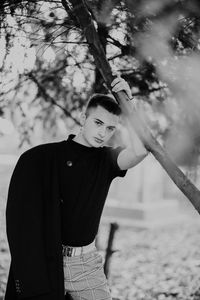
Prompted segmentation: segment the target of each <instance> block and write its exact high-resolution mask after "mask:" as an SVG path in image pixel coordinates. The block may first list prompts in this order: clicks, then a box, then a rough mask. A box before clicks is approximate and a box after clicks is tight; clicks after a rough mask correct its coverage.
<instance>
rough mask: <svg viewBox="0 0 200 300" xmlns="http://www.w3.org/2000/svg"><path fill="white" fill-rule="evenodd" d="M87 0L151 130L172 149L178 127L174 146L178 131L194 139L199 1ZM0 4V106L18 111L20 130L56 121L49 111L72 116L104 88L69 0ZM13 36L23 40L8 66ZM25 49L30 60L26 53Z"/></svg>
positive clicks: (110, 54)
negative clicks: (18, 57)
mask: <svg viewBox="0 0 200 300" xmlns="http://www.w3.org/2000/svg"><path fill="white" fill-rule="evenodd" d="M86 4H87V6H88V8H89V10H90V12H91V14H92V16H93V18H94V19H95V21H96V23H97V26H98V31H99V36H100V39H101V41H102V44H103V46H104V49H105V51H106V53H107V57H108V59H109V61H110V64H111V66H112V68H113V71H117V72H118V73H119V74H121V76H122V77H123V78H124V79H126V80H127V81H128V82H129V84H130V86H131V88H132V94H133V96H135V99H136V102H138V103H139V104H137V105H138V106H139V107H141V109H142V110H144V111H146V118H147V122H148V124H149V126H150V127H151V129H152V130H153V132H154V134H155V135H156V136H157V137H158V138H159V139H161V141H162V142H163V143H165V145H166V146H167V147H168V149H169V150H170V151H171V152H172V153H173V155H174V156H175V157H179V152H178V155H177V153H176V151H175V149H174V147H173V141H174V139H175V138H176V137H177V132H179V134H180V137H181V138H180V142H179V147H178V149H179V148H182V144H183V142H185V140H186V139H187V136H185V134H184V133H185V132H187V133H189V135H190V140H189V141H188V140H187V141H186V144H191V145H196V146H198V144H199V134H198V132H199V130H198V129H199V125H200V124H199V121H198V118H197V115H196V114H198V111H199V104H198V101H193V99H194V98H195V99H196V100H198V93H197V87H198V81H197V80H196V79H197V77H198V75H199V73H198V71H197V70H194V71H193V69H195V68H194V66H195V64H196V61H198V58H199V57H198V55H199V53H198V52H199V38H198V37H199V26H200V20H199V12H200V5H199V2H198V1H196V0H192V1H186V0H177V1H169V0H165V1H158V0H150V1H145V0H140V1H132V0H123V1H119V0H109V1H105V0H104V1H100V0H96V1H91V0H87V2H86ZM0 12H1V37H2V40H3V41H4V43H5V47H6V51H5V53H4V57H3V63H2V67H1V70H2V75H1V76H2V81H3V88H2V90H1V94H0V109H1V111H2V112H5V111H6V109H7V108H9V111H11V112H12V114H11V115H12V116H13V120H14V119H16V118H15V115H16V113H18V116H20V117H21V118H20V121H19V124H17V125H20V124H21V122H22V121H23V128H24V124H26V130H25V131H26V132H29V131H30V130H31V128H34V124H35V121H38V120H40V121H41V122H43V124H44V127H45V126H46V127H47V128H52V127H53V126H54V127H55V128H56V122H55V119H56V120H57V119H62V120H63V121H64V122H65V124H66V126H69V124H71V125H72V124H73V122H72V123H69V118H71V119H73V120H74V122H75V123H77V122H78V121H77V120H78V114H79V112H80V110H81V109H82V107H83V106H84V104H85V102H86V101H87V99H88V97H89V95H90V94H91V93H92V92H93V91H97V92H105V91H106V92H108V91H107V89H106V88H105V86H104V84H103V80H102V78H101V76H100V74H99V73H98V71H97V70H96V68H95V65H94V63H93V59H92V57H91V55H90V54H89V51H88V47H87V44H86V43H85V39H84V36H83V33H82V31H81V29H80V27H79V24H78V23H77V20H76V12H75V11H72V10H71V9H70V2H69V1H65V0H63V1H59V0H57V1H20V0H18V1H14V0H13V1H3V2H1V6H0ZM16 44H17V45H18V48H20V47H22V48H23V51H22V48H20V49H21V50H19V51H22V52H23V55H24V57H23V58H22V61H21V64H20V66H18V68H17V70H14V67H13V64H12V63H11V62H10V63H9V56H11V53H12V52H13V49H14V48H15V52H16ZM19 45H20V47H19ZM35 54H36V58H34V57H35ZM31 55H32V57H33V58H32V63H30V60H28V59H27V57H30V56H31ZM184 59H186V60H184ZM10 60H11V58H10ZM191 62H192V63H193V69H192V70H191V72H190V70H189V66H190V65H191ZM31 64H32V65H31ZM11 74H12V75H11ZM184 74H186V75H185V76H183V75H184ZM177 78H178V79H179V80H178V79H177ZM195 80H196V81H195ZM188 81H189V82H194V83H195V87H194V86H192V87H191V86H189V85H188V84H187V82H188ZM182 86H184V87H185V90H186V91H185V90H184V89H183V87H182ZM188 101H189V104H188ZM25 102H26V105H24V103H25ZM191 108H193V109H191ZM30 111H32V114H31V116H29V117H28V122H27V119H26V116H27V113H28V112H29V113H30ZM66 116H67V118H66ZM68 117H69V118H68ZM18 120H19V117H18ZM30 120H32V121H31V122H30ZM15 122H16V120H15ZM55 130H56V129H55ZM22 131H23V132H24V130H22ZM195 149H196V148H195ZM195 151H196V150H195ZM190 152H192V155H191V156H192V157H194V155H193V154H194V153H193V147H192V148H191V147H190V146H188V148H187V147H186V149H185V148H184V151H183V153H182V154H183V155H182V157H183V159H182V161H184V159H185V157H186V156H188V154H189V153H190ZM196 152H197V154H198V151H196ZM191 156H190V157H191ZM195 158H196V156H195ZM180 162H181V161H180ZM190 163H194V161H193V160H191V161H190ZM195 163H196V160H195Z"/></svg>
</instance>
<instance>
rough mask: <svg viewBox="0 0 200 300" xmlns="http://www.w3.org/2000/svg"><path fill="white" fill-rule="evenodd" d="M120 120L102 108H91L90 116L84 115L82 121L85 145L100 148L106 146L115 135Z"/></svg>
mask: <svg viewBox="0 0 200 300" xmlns="http://www.w3.org/2000/svg"><path fill="white" fill-rule="evenodd" d="M119 118H120V117H119V116H117V115H114V114H113V113H110V112H109V111H107V110H106V109H105V108H103V107H101V106H97V108H91V109H90V110H89V112H88V116H87V117H86V116H85V115H83V119H82V125H83V128H82V137H83V139H84V143H85V145H87V146H89V147H96V148H98V147H101V146H103V145H104V144H106V143H107V142H108V140H109V139H110V138H111V137H112V135H113V134H114V132H115V129H116V127H117V125H118V123H119Z"/></svg>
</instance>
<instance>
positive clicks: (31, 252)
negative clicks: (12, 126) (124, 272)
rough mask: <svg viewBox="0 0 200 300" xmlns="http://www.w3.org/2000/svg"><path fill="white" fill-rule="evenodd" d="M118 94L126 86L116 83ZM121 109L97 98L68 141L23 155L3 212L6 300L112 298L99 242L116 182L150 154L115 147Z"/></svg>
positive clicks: (107, 98) (139, 147) (138, 145)
mask: <svg viewBox="0 0 200 300" xmlns="http://www.w3.org/2000/svg"><path fill="white" fill-rule="evenodd" d="M112 86H113V91H114V92H118V91H119V90H125V91H126V92H127V94H128V95H129V96H130V89H129V86H128V84H127V83H126V82H125V81H124V80H122V79H121V78H116V79H115V80H114V81H113V83H112ZM120 113H121V111H120V108H119V106H118V105H117V103H116V102H115V100H114V99H113V98H112V97H110V96H106V95H102V94H100V95H99V94H97V95H94V96H92V97H91V99H90V100H89V102H88V104H87V107H86V110H85V112H83V113H82V115H81V129H80V132H79V133H78V134H77V135H76V136H75V135H69V137H68V139H67V140H66V141H62V142H58V143H50V144H44V145H39V146H37V147H34V148H32V149H30V150H28V151H26V152H25V153H23V154H22V155H21V157H20V159H19V161H18V163H17V165H16V167H15V170H14V172H13V175H12V178H11V182H10V186H9V192H8V201H7V207H6V222H7V223H6V225H7V237H8V242H9V247H10V252H11V265H10V272H9V278H8V283H7V290H6V296H5V300H15V299H32V300H47V299H48V300H64V294H65V293H66V294H67V295H70V296H71V298H72V299H74V300H82V299H85V300H86V299H87V300H100V299H105V300H110V299H111V295H110V291H109V287H108V284H107V281H106V278H105V275H104V273H103V259H102V257H101V255H100V254H99V253H98V252H97V249H96V247H95V242H94V241H95V236H96V234H97V231H98V226H99V222H100V218H101V213H102V210H103V206H104V203H105V200H106V196H107V193H108V190H109V187H110V184H111V182H112V180H113V179H114V178H115V177H117V176H121V177H122V176H125V174H126V170H127V169H129V168H131V167H133V166H134V165H136V164H137V163H139V162H140V161H141V160H142V159H143V158H144V157H145V156H146V154H147V151H146V149H145V148H144V146H143V145H142V143H141V142H140V141H139V140H137V142H136V143H135V144H134V145H133V146H132V147H131V148H126V149H122V148H121V147H117V148H115V149H113V148H111V147H107V146H106V144H107V142H108V141H109V140H110V138H111V137H112V135H113V134H114V132H115V130H116V128H117V126H118V123H119V120H120Z"/></svg>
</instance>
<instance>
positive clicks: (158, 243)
mask: <svg viewBox="0 0 200 300" xmlns="http://www.w3.org/2000/svg"><path fill="white" fill-rule="evenodd" d="M11 171H12V167H10V166H7V165H0V178H1V181H0V300H1V299H2V297H3V295H4V292H5V287H6V282H7V275H8V268H9V264H10V254H9V248H8V243H7V238H6V227H5V207H6V195H7V189H8V182H9V178H10V175H11ZM116 221H117V220H116ZM108 230H109V226H108V225H102V227H101V228H100V231H99V244H100V246H101V248H105V246H106V241H107V237H108ZM199 235H200V219H199V218H198V217H196V218H189V217H188V219H185V221H182V222H178V223H174V224H172V225H168V226H166V227H162V228H161V227H159V228H151V229H146V230H136V229H135V228H122V227H119V229H118V230H117V232H116V235H115V239H114V245H113V248H114V249H116V250H118V251H116V252H115V253H114V254H113V256H112V259H111V265H110V273H109V283H110V286H111V289H112V295H113V297H117V298H119V299H123V300H133V299H134V300H153V299H154V300H156V299H157V300H165V299H168V300H170V299H173V300H174V299H177V300H198V299H200V294H199V288H200V239H199ZM102 254H103V255H104V252H103V251H102Z"/></svg>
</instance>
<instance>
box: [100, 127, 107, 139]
mask: <svg viewBox="0 0 200 300" xmlns="http://www.w3.org/2000/svg"><path fill="white" fill-rule="evenodd" d="M105 135H106V128H101V129H100V130H99V136H100V137H101V138H103V137H105Z"/></svg>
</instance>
